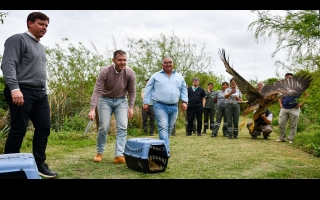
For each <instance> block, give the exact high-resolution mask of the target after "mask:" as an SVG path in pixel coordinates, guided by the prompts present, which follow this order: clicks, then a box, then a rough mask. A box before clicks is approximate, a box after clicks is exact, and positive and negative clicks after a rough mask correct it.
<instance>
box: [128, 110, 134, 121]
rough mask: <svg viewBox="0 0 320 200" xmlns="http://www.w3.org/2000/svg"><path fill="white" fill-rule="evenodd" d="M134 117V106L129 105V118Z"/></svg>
mask: <svg viewBox="0 0 320 200" xmlns="http://www.w3.org/2000/svg"><path fill="white" fill-rule="evenodd" d="M132 117H133V108H131V107H129V110H128V118H129V119H130V118H132Z"/></svg>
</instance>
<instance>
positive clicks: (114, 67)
mask: <svg viewBox="0 0 320 200" xmlns="http://www.w3.org/2000/svg"><path fill="white" fill-rule="evenodd" d="M113 69H114V71H116V73H117V74H121V72H122V71H123V70H121V71H120V72H118V71H117V70H116V65H115V64H113Z"/></svg>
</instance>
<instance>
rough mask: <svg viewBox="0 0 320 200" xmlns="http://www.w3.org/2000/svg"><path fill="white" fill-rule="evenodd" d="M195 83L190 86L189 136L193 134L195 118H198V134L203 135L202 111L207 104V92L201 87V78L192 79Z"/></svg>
mask: <svg viewBox="0 0 320 200" xmlns="http://www.w3.org/2000/svg"><path fill="white" fill-rule="evenodd" d="M192 83H193V85H192V86H191V87H188V99H189V101H188V109H187V115H188V132H187V136H191V135H192V129H193V120H194V117H195V115H196V118H197V135H198V136H201V128H202V113H203V107H204V105H205V104H206V93H205V91H204V89H203V88H202V87H199V83H200V79H199V78H198V77H195V78H193V79H192Z"/></svg>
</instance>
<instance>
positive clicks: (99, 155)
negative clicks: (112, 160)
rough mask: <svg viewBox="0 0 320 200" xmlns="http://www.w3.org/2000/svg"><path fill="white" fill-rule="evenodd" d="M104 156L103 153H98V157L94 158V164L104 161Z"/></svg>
mask: <svg viewBox="0 0 320 200" xmlns="http://www.w3.org/2000/svg"><path fill="white" fill-rule="evenodd" d="M102 155H103V154H101V153H97V155H96V156H95V157H94V158H93V161H94V162H101V161H102Z"/></svg>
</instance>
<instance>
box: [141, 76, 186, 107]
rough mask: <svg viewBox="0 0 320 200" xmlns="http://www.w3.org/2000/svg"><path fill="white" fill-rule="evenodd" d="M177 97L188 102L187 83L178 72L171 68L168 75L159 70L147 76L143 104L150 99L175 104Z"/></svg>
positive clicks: (177, 100) (147, 102)
mask: <svg viewBox="0 0 320 200" xmlns="http://www.w3.org/2000/svg"><path fill="white" fill-rule="evenodd" d="M179 99H181V100H182V101H185V102H188V90H187V84H186V82H185V80H184V78H183V76H182V75H181V74H180V73H178V72H176V71H175V70H173V71H172V74H171V76H170V77H169V76H168V75H167V74H166V73H165V71H163V70H161V71H159V72H156V73H154V74H153V75H152V76H151V77H150V78H149V81H148V83H147V85H146V87H145V90H144V100H143V104H149V103H150V100H153V101H159V102H161V103H164V104H177V103H178V102H179Z"/></svg>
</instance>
